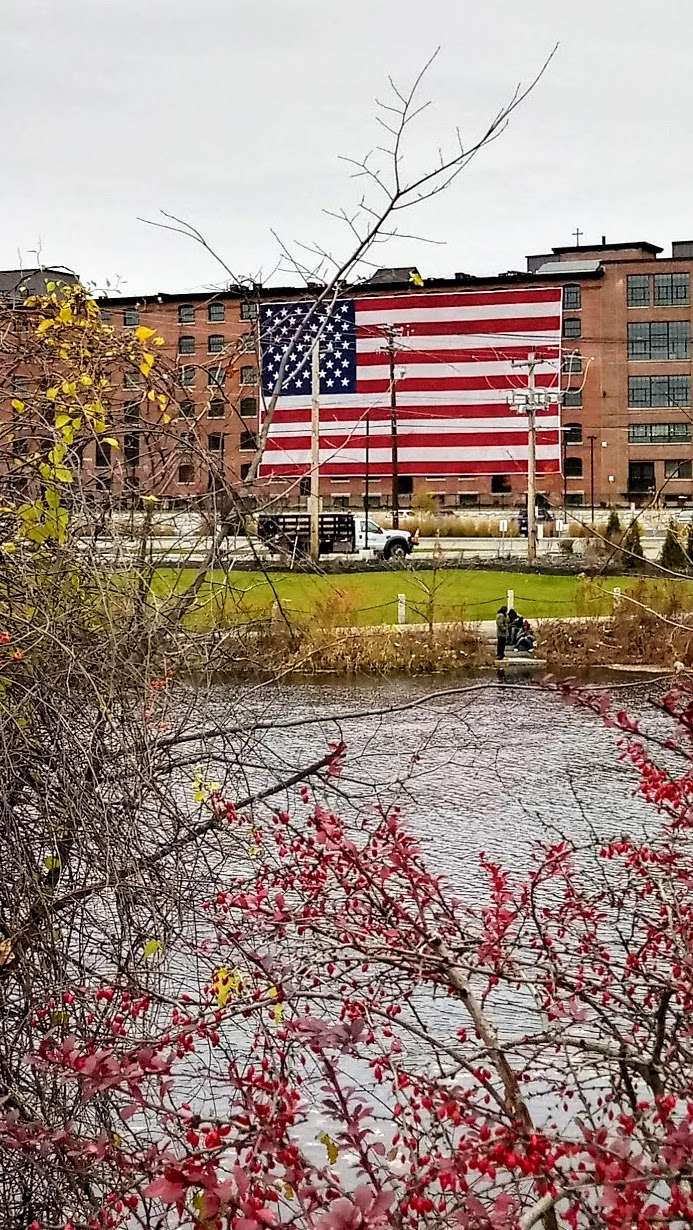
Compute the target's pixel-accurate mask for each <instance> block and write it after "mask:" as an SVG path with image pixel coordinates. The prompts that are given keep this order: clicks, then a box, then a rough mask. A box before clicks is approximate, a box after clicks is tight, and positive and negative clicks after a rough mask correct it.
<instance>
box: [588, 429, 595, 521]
mask: <svg viewBox="0 0 693 1230" xmlns="http://www.w3.org/2000/svg"><path fill="white" fill-rule="evenodd" d="M596 438H597V437H596V436H588V437H587V439H588V440H589V442H590V509H591V513H590V521H591V522H592V525H594V442H595V440H596Z"/></svg>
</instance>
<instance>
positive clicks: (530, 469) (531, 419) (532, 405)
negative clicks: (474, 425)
mask: <svg viewBox="0 0 693 1230" xmlns="http://www.w3.org/2000/svg"><path fill="white" fill-rule="evenodd" d="M537 362H538V360H537V356H536V354H535V353H534V351H533V350H532V351H530V352H529V354H528V355H527V359H526V360H524V359H522V360H517V361H513V367H526V368H527V391H526V392H524V391H523V392H522V393H519V394H518V396H517V400H516V401H515V404H516V405H517V406H518V407H520V408H521V409H523V410H524V411H525V413H526V415H527V561H528V563H530V564H536V562H537V517H536V499H537V490H536V488H537V478H536V473H537V420H536V417H535V416H536V409H537V387H536V378H535V372H536V366H537ZM541 397H542V399H545V398H546V395H545V394H543V393H542V394H541Z"/></svg>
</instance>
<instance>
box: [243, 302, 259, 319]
mask: <svg viewBox="0 0 693 1230" xmlns="http://www.w3.org/2000/svg"><path fill="white" fill-rule="evenodd" d="M241 320H257V303H247V302H246V303H242V304H241Z"/></svg>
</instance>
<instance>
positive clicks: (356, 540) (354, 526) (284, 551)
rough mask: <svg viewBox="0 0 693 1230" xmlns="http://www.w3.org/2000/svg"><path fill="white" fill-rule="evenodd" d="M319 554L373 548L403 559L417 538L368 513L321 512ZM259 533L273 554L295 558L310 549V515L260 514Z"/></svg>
mask: <svg viewBox="0 0 693 1230" xmlns="http://www.w3.org/2000/svg"><path fill="white" fill-rule="evenodd" d="M319 528H320V554H321V555H354V554H355V553H356V552H359V551H373V552H374V553H375V554H376V555H380V556H382V558H383V559H393V560H401V559H405V558H406V556H407V555H411V552H412V551H413V550H414V547H415V546H416V543H417V541H418V537H417V535H412V534H410V533H409V530H384V529H383V528H382V526H380V525H378V523H377V521H374V520H373V518H372V517H367V516H366V514H365V513H349V512H331V513H321V514H320V527H319ZM257 535H258V538H259V539H260V541H261V542H262V543H264V545H265V547H266V548H267V549H268V550H269V551H271V552H272V553H273V554H279V555H284V556H289V557H291V558H295V557H297V556H304V555H307V554H308V552H309V548H310V517H309V515H308V514H307V513H303V512H299V513H260V515H259V516H258V519H257Z"/></svg>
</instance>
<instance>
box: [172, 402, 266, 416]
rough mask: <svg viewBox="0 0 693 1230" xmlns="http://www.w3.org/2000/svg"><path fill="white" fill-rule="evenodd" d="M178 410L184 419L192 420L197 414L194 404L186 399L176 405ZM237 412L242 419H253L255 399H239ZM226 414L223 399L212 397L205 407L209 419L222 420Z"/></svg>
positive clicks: (255, 409) (227, 410)
mask: <svg viewBox="0 0 693 1230" xmlns="http://www.w3.org/2000/svg"><path fill="white" fill-rule="evenodd" d="M178 408H179V410H180V412H181V414H182V415H184V416H185V417H186V418H194V417H195V414H196V412H197V407H196V406H195V403H194V402H192V401H188V400H186V399H184V400H183V401H180V402H179V403H178ZM232 409H234V407H232ZM238 411H239V413H240V416H241V418H243V419H252V418H255V415H256V414H257V399H256V398H255V397H241V399H240V401H239V403H238ZM228 412H229V403H228V402H226V401H225V400H224V398H223V397H213V398H212V400H211V401H210V402H209V404H208V406H207V417H208V418H210V419H221V418H224V416H225V415H226V414H227V413H228Z"/></svg>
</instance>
